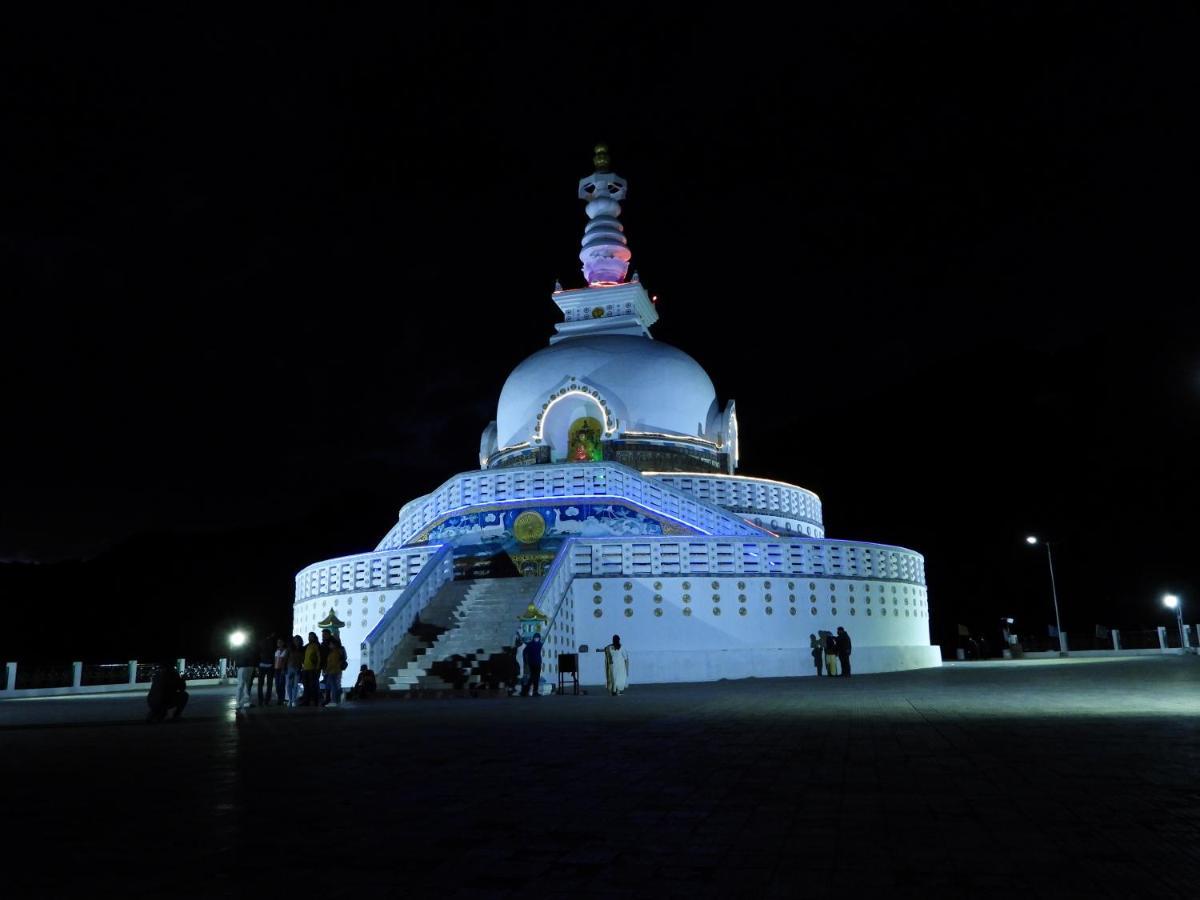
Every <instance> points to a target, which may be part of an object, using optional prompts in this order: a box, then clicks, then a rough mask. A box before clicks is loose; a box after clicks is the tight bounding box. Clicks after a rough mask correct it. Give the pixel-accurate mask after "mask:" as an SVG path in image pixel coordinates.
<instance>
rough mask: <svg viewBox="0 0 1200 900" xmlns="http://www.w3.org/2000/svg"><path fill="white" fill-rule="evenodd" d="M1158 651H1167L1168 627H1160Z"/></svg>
mask: <svg viewBox="0 0 1200 900" xmlns="http://www.w3.org/2000/svg"><path fill="white" fill-rule="evenodd" d="M1158 649H1159V650H1162V651H1163V652H1164V653H1166V651H1167V626H1165V625H1159V626H1158Z"/></svg>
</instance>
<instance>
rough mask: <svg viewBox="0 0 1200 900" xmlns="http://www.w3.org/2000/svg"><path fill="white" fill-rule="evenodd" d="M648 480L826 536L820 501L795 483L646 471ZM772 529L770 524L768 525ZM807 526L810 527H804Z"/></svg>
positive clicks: (717, 504)
mask: <svg viewBox="0 0 1200 900" xmlns="http://www.w3.org/2000/svg"><path fill="white" fill-rule="evenodd" d="M645 474H646V475H647V476H648V477H651V478H654V479H655V480H656V481H659V482H661V483H663V484H666V485H670V486H671V487H673V488H675V489H676V490H680V491H684V492H685V493H688V494H691V495H692V496H694V497H696V499H698V500H703V501H704V502H705V503H711V504H713V505H715V506H720V507H722V508H723V509H728V510H730V511H732V512H737V513H742V514H746V515H753V516H756V517H763V518H768V519H771V518H773V519H780V520H784V524H785V527H793V524H792V523H795V530H803V531H805V532H806V533H809V532H812V531H815V532H816V534H815V535H814V536H815V537H824V533H825V532H824V526H823V524H822V518H821V498H820V497H818V496H817V495H816V494H814V493H813V492H812V491H810V490H807V489H805V488H802V487H797V486H796V485H794V484H785V483H783V482H781V481H771V480H770V479H767V478H748V477H744V476H741V475H701V474H693V473H690V472H646V473H645ZM766 524H768V526H769V523H766ZM804 526H807V527H804Z"/></svg>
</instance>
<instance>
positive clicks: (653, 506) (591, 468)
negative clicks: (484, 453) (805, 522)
mask: <svg viewBox="0 0 1200 900" xmlns="http://www.w3.org/2000/svg"><path fill="white" fill-rule="evenodd" d="M529 500H547V501H550V502H555V501H564V500H579V501H581V502H587V501H589V500H613V501H620V500H624V501H627V502H629V503H631V504H633V505H636V506H640V507H642V508H644V509H646V510H647V511H649V512H651V513H654V514H657V515H659V516H663V517H665V518H669V519H674V520H676V521H678V522H680V523H681V524H683V525H688V526H692V527H695V528H696V529H698V530H699V531H701V532H702V533H705V534H730V535H738V534H743V535H747V536H753V535H761V534H763V533H764V529H762V528H759V527H757V526H755V525H753V524H751V523H750V522H748V521H746V519H745V518H743V517H742V516H740V515H738V514H736V513H732V512H729V511H728V510H724V509H721V508H720V507H719V506H717V505H715V504H712V503H709V502H707V501H705V500H703V499H702V498H700V497H697V496H694V495H692V494H689V493H687V492H685V491H682V490H679V489H677V488H675V487H672V486H671V485H669V484H665V483H663V482H661V481H659V480H657V479H654V478H649V477H647V476H644V475H642V474H641V473H640V472H638V471H637V470H636V469H631V468H629V467H628V466H624V465H621V464H620V463H615V462H596V463H564V464H561V465H544V466H525V467H522V466H518V467H514V468H511V469H482V470H480V471H478V472H464V473H462V474H459V475H455V476H454V477H453V478H451V479H450V480H449V481H447V482H446V483H445V484H443V485H442V486H441V487H439V488H438V489H437V490H435V491H434V492H433V493H431V494H427V495H426V496H424V497H418V498H417V499H416V500H413V501H412V502H410V503H408V504H406V505H405V506H404V508H403V509H401V510H400V518H399V520H398V521H397V522H396V525H395V526H394V527H393V528H392V530H391V531H389V532H388V534H387V536H386V537H385V538H384V539H383V540H382V541H381V542H380V543H379V547H378V549H379V550H381V551H382V550H392V549H395V548H399V547H403V546H404V545H406V544H409V543H410V542H412V541H413V540H414V539H417V538H418V537H419V536H420V535H421V534H422V533H423V532H425V531H426V530H428V529H429V527H430V526H432V525H434V524H436V523H437V522H438V521H439V520H440V519H443V518H445V517H448V516H451V515H454V514H455V513H459V512H461V513H465V512H468V511H470V510H471V509H473V508H476V507H483V506H486V507H493V508H494V507H502V506H504V505H506V504H509V505H520V504H522V503H524V502H527V501H529Z"/></svg>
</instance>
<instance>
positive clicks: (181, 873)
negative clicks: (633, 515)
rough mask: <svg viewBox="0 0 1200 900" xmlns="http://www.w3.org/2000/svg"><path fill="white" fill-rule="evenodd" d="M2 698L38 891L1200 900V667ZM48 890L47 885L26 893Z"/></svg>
mask: <svg viewBox="0 0 1200 900" xmlns="http://www.w3.org/2000/svg"><path fill="white" fill-rule="evenodd" d="M232 706H233V694H232V689H228V690H227V689H222V688H200V689H197V690H196V691H195V692H194V696H193V699H192V703H191V705H190V707H189V709H188V711H187V714H186V715H185V717H184V719H182V720H181V721H179V722H177V723H167V724H163V725H158V726H147V725H145V724H143V723H142V719H143V717H144V710H145V706H144V700H143V698H142V696H141V695H137V696H132V697H113V696H106V697H82V698H70V699H57V698H55V699H43V700H16V701H4V702H0V777H2V778H3V784H4V794H3V795H4V800H5V803H4V809H5V814H4V816H3V817H2V818H0V821H2V823H3V824H0V847H3V848H4V856H5V858H6V859H7V860H8V861H9V865H8V867H7V871H6V886H7V887H8V888H10V889H12V890H13V891H14V896H24V895H26V894H27V893H28V892H32V891H37V892H38V895H39V896H61V897H67V896H69V895H70V893H71V892H79V891H87V892H88V894H89V895H95V896H98V895H100V894H101V893H102V892H107V890H111V891H114V892H120V893H121V894H122V895H126V896H163V897H192V896H195V897H209V898H211V897H226V896H229V897H255V896H266V895H274V894H275V893H276V892H277V891H278V890H281V889H282V890H287V891H288V892H291V890H292V889H291V888H286V886H287V885H292V886H293V887H294V888H295V890H297V891H300V892H302V893H305V894H310V893H311V894H313V895H314V896H320V897H322V898H333V897H351V896H356V897H361V896H370V895H374V896H391V895H396V896H400V895H404V896H416V897H422V896H424V897H432V896H439V897H453V896H461V897H471V898H476V900H478V898H487V897H528V896H533V895H536V896H538V897H557V896H562V897H596V896H612V897H629V896H648V897H657V898H661V897H675V896H700V897H743V896H745V897H797V896H838V897H870V896H887V897H908V896H912V897H917V896H920V897H931V896H946V897H968V896H969V897H992V896H995V897H1001V896H1004V897H1012V896H1018V897H1031V896H1033V897H1042V896H1046V897H1051V896H1054V897H1061V896H1084V895H1086V896H1090V897H1110V896H1111V897H1129V896H1139V897H1151V896H1153V897H1176V896H1177V897H1186V896H1195V894H1196V892H1197V889H1198V888H1197V885H1198V884H1200V787H1198V785H1200V781H1198V776H1197V773H1198V772H1200V659H1197V658H1196V657H1172V658H1161V659H1142V658H1138V659H1122V660H1112V661H1095V660H1086V661H1074V660H1065V661H1061V662H1060V661H1052V662H1051V661H1047V662H1022V663H1013V662H1007V663H967V664H956V665H949V666H946V667H945V668H941V669H929V670H922V671H915V672H907V673H898V674H890V675H873V676H861V677H855V678H851V679H825V678H822V679H814V678H805V679H768V680H748V681H740V682H721V683H715V684H691V685H657V686H640V685H637V684H634V685H633V686H632V687H631V688H630V691H629V692H628V693H627V694H625V695H624V696H622V697H617V698H613V697H609V696H607V695H605V694H603V693H601V692H597V691H594V690H593V691H592V692H591V693H589V694H588V695H587V696H580V697H572V696H564V697H541V698H536V699H534V698H525V699H521V698H507V697H501V698H493V699H483V698H481V699H476V700H467V701H461V700H453V701H451V700H429V701H420V702H409V703H393V702H387V701H379V702H369V703H365V704H348V705H346V706H343V707H342V708H340V709H324V710H318V709H297V710H288V709H283V708H276V707H272V708H252V709H249V710H246V711H244V712H243V713H237V712H235V711H234V710H233V708H232ZM22 889H23V890H22Z"/></svg>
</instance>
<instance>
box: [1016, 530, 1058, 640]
mask: <svg viewBox="0 0 1200 900" xmlns="http://www.w3.org/2000/svg"><path fill="white" fill-rule="evenodd" d="M1025 543H1026V544H1029V545H1030V546H1031V547H1032V546H1033V545H1034V544H1036V543H1038V539H1037V538H1036V537H1034V536H1033V535H1029V536H1028V537H1027V538H1025ZM1042 543H1043V544H1045V545H1046V563H1047V565H1049V566H1050V596H1051V597H1053V598H1054V628H1055V629H1056V630H1057V631H1058V655H1059V656H1066V655H1067V639H1066V638H1065V637H1064V636H1063V630H1062V620H1061V619H1059V617H1058V588H1057V587H1056V586H1055V584H1054V557H1053V555H1052V554H1051V553H1050V542H1049V541H1042Z"/></svg>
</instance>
